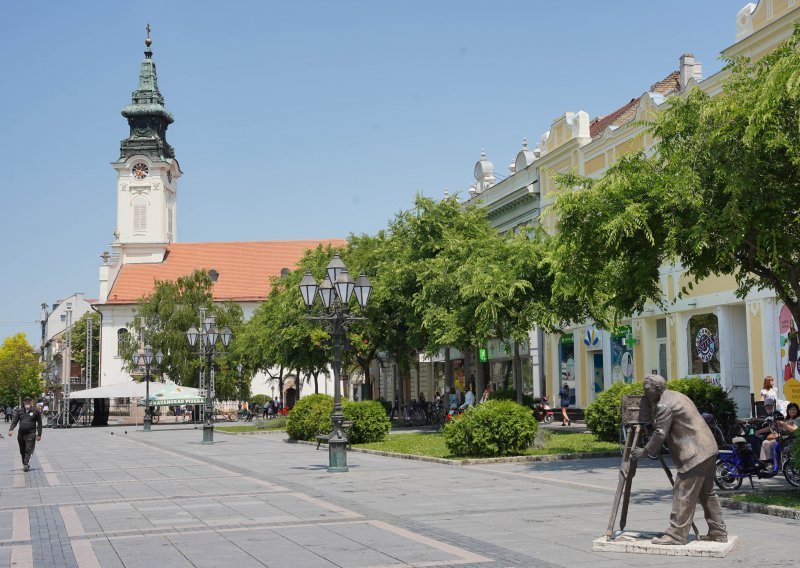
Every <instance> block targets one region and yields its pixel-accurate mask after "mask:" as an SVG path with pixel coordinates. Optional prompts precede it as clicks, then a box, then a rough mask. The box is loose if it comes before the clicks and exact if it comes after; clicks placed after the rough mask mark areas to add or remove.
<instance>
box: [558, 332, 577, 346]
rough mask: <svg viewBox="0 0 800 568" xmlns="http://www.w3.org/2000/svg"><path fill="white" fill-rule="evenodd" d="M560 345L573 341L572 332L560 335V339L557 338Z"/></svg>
mask: <svg viewBox="0 0 800 568" xmlns="http://www.w3.org/2000/svg"><path fill="white" fill-rule="evenodd" d="M558 342H559V343H561V345H572V344H573V343H575V334H574V333H566V334H564V335H562V336H561V339H559V340H558Z"/></svg>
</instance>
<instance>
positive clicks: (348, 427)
mask: <svg viewBox="0 0 800 568" xmlns="http://www.w3.org/2000/svg"><path fill="white" fill-rule="evenodd" d="M352 430H353V422H352V421H351V420H343V421H342V431H343V432H344V435H345V437H346V438H347V447H348V448H349V449H351V450H352V449H353V448H352V446H351V445H350V432H352ZM330 438H331V436H330V433H327V434H324V433H322V432H320V433H319V434H317V438H316V440H317V449H319V446H320V444H322V443H323V442H324V443H326V444H327V443H328V441H329V440H330Z"/></svg>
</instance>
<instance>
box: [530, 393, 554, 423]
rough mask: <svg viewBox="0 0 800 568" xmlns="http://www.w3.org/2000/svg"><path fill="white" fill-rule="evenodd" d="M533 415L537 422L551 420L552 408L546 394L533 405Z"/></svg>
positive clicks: (549, 421)
mask: <svg viewBox="0 0 800 568" xmlns="http://www.w3.org/2000/svg"><path fill="white" fill-rule="evenodd" d="M533 416H534V417H535V418H536V420H538V421H539V422H544V423H545V424H550V423H551V422H552V421H553V409H552V408H551V407H550V401H549V400H548V399H547V396H545V395H543V396H542V398H541V400H540V401H539V402H537V403H536V404H535V405H534V406H533Z"/></svg>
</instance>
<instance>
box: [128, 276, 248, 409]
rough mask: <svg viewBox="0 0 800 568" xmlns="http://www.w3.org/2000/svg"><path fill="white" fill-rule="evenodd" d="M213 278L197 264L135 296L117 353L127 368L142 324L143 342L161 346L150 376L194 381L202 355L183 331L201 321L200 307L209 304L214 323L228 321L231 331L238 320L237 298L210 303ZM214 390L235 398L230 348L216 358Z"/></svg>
mask: <svg viewBox="0 0 800 568" xmlns="http://www.w3.org/2000/svg"><path fill="white" fill-rule="evenodd" d="M213 285H214V283H213V281H212V280H211V277H210V276H209V274H208V272H207V271H205V270H196V271H195V272H193V273H192V274H190V275H187V276H182V277H180V278H178V279H177V280H176V281H174V282H172V281H158V282H156V284H155V289H154V291H153V293H152V294H150V295H149V296H146V297H143V298H142V299H141V300H139V302H138V304H137V306H136V312H135V316H134V319H133V323H131V324H130V325H129V326H128V328H129V329H130V334H129V336H128V340H127V341H125V342H123V345H122V346H121V351H120V354H121V356H122V359H123V360H124V361H125V362H126V368H127V370H128V371H130V372H136V371H137V369H136V368H135V366H134V365H133V363H132V357H133V354H134V353H135V352H136V350H137V349H139V346H140V340H141V330H142V329H143V328H144V342H145V343H147V344H149V345H150V346H151V347H152V348H153V351H154V352H158V351H161V352H162V353H163V355H164V360H163V362H162V364H161V365H160V366H157V365H156V364H155V362H154V363H153V366H152V368H151V369H152V370H151V373H152V375H153V378H157V377H158V376H165V377H167V378H169V379H171V380H173V381H175V382H177V383H179V384H183V385H186V386H193V387H196V386H197V385H198V381H199V374H198V372H199V368H200V367H201V365H202V361H201V358H200V355H199V353H198V352H197V351H198V350H197V347H194V348H193V347H191V346H190V345H189V342H188V340H187V337H186V332H187V330H188V329H189V328H190V327H191V326H193V325H194V326H195V327H198V326H199V325H200V312H199V310H200V308H205V309H206V310H208V312H207V314H208V315H212V314H213V315H214V316H215V317H216V321H217V326H218V327H220V328H221V327H223V326H228V327H229V328H230V329H231V331H232V332H233V336H234V337H235V336H236V334H237V333H238V332H239V331H240V329H241V326H242V319H243V315H242V309H241V308H240V307H239V305H238V304H234V303H231V302H226V303H224V304H219V303H214V301H213V296H212V288H213ZM215 365H216V372H215V383H216V392H217V396H218V397H219V398H236V395H237V391H238V374H237V372H236V363H235V362H233V361H232V359H231V356H230V354H229V353H224V354H223V355H222V356H221V357H219V358H217V359H215Z"/></svg>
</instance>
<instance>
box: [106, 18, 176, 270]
mask: <svg viewBox="0 0 800 568" xmlns="http://www.w3.org/2000/svg"><path fill="white" fill-rule="evenodd" d="M151 45H152V40H151V39H150V24H148V25H147V39H145V46H146V47H145V50H144V60H143V61H142V65H141V68H140V70H139V87H138V88H137V89H136V90H135V91H134V92H133V94H132V96H131V104H129V105H128V106H126V107H125V108H123V109H122V116H124V117H125V118H126V119H128V126H129V127H130V133H129V134H128V137H127V138H125V139H124V140H122V142H121V144H120V156H119V159H118V160H117V161H116V162H113V163H112V164H111V165H112V166H113V168H114V169H115V170H116V171H117V230H116V232H115V235H117V244H119V245H122V249H123V251H124V252H123V254H124V256H125V257H126V259H125V262H126V263H127V262H137V261H138V262H152V261H153V260H154V258H153V257H154V256H157V255H158V254H160V253H163V250H164V245H168V244H170V243H173V242H175V241H176V240H177V238H176V235H177V227H176V220H177V211H176V209H177V207H176V205H177V200H176V196H177V190H178V186H177V181H178V178H179V177H180V176H181V174H182V172H181V170H180V166H179V165H178V161H177V160H176V159H175V150H173V148H172V146H170V145H169V144H168V143H167V127H168V126H169V125H170V124H172V122H173V121H174V119H173V118H172V114H171V113H170V112H169V111H168V110H167V109H166V108H164V97H162V96H161V93H160V92H159V90H158V77H157V75H156V64H155V62H154V61H153V51H152V50H151V49H150V46H151Z"/></svg>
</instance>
